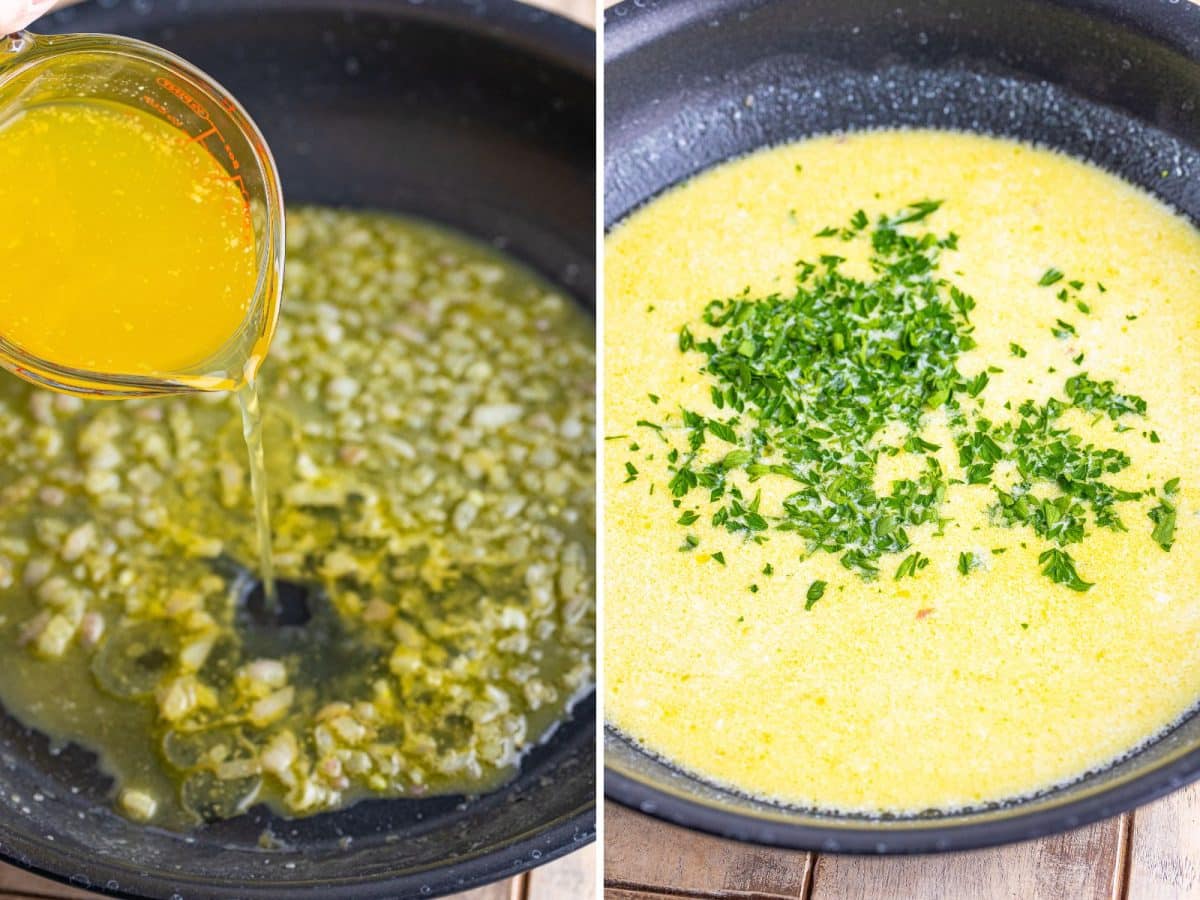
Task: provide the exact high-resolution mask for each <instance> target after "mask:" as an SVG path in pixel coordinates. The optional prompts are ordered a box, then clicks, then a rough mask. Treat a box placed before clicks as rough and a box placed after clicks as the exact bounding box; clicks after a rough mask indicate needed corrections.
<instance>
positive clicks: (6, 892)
mask: <svg viewBox="0 0 1200 900" xmlns="http://www.w3.org/2000/svg"><path fill="white" fill-rule="evenodd" d="M22 896H24V897H30V896H33V897H55V898H63V900H91V898H94V897H95V896H96V895H95V894H93V893H90V892H85V891H81V890H78V889H77V888H72V887H67V886H66V885H63V884H59V883H58V882H57V881H51V880H50V879H48V878H42V877H40V876H38V875H31V874H30V873H29V872H26V871H25V870H24V869H18V868H17V867H16V866H9V865H4V864H0V900H7V898H10V897H22Z"/></svg>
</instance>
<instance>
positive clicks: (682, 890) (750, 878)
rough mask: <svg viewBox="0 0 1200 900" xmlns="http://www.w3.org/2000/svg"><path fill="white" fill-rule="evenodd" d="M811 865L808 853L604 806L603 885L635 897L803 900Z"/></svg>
mask: <svg viewBox="0 0 1200 900" xmlns="http://www.w3.org/2000/svg"><path fill="white" fill-rule="evenodd" d="M812 865H813V857H812V854H810V853H803V852H797V851H794V850H778V849H775V848H772V847H759V846H757V845H754V844H742V843H739V842H737V841H727V840H723V839H721V838H717V837H712V836H710V835H706V834H700V833H698V832H692V831H688V830H686V829H683V828H678V827H676V826H674V825H668V824H667V823H665V822H660V821H659V820H658V819H653V818H651V817H650V816H646V815H643V814H641V813H637V812H634V811H633V810H630V809H626V808H625V807H623V806H621V805H620V804H618V803H605V804H604V878H605V884H606V885H607V886H610V887H612V888H615V889H620V890H626V891H633V892H634V894H635V895H636V893H637V892H638V891H642V892H650V893H658V894H676V895H684V896H688V897H718V896H719V897H746V898H749V897H753V898H756V900H768V898H781V900H782V898H795V897H803V896H805V892H806V891H807V890H808V885H809V879H810V877H811V873H812ZM606 895H607V892H606Z"/></svg>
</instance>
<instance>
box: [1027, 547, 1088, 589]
mask: <svg viewBox="0 0 1200 900" xmlns="http://www.w3.org/2000/svg"><path fill="white" fill-rule="evenodd" d="M1038 565H1040V566H1042V574H1043V575H1045V576H1046V577H1047V578H1049V579H1050V580H1051V581H1053V582H1055V583H1056V584H1065V585H1066V586H1067V587H1069V588H1070V589H1071V590H1073V591H1080V592H1081V593H1082V592H1083V591H1086V590H1088V589H1089V588H1091V587H1092V583H1091V582H1087V581H1084V580H1083V579H1082V578H1080V577H1079V573H1078V572H1076V571H1075V560H1073V559H1072V558H1071V554H1069V553H1067V552H1066V551H1065V550H1059V549H1058V548H1057V547H1052V548H1051V549H1049V550H1047V551H1045V552H1044V553H1042V555H1041V556H1039V557H1038Z"/></svg>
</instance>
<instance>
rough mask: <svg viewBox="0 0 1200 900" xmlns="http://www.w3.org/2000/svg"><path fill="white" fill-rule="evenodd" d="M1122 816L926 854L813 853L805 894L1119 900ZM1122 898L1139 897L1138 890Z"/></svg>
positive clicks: (874, 898) (872, 898)
mask: <svg viewBox="0 0 1200 900" xmlns="http://www.w3.org/2000/svg"><path fill="white" fill-rule="evenodd" d="M1124 820H1125V817H1124V816H1118V817H1117V818H1114V819H1108V820H1106V821H1103V822H1098V823H1096V824H1095V825H1089V826H1087V827H1085V828H1079V829H1076V830H1075V831H1070V832H1067V833H1066V834H1060V835H1054V836H1052V837H1048V838H1042V839H1040V840H1036V841H1026V842H1025V843H1021V844H1012V845H1009V846H1007V847H997V848H993V849H989V850H975V851H970V852H966V853H941V854H934V855H929V856H845V855H836V854H821V855H820V856H819V857H818V858H817V863H816V872H815V874H814V876H813V891H812V900H857V898H862V900H962V898H964V897H980V898H992V897H995V898H1010V897H1011V898H1019V900H1063V898H1067V897H1070V898H1071V900H1120V898H1121V896H1122V882H1123V869H1124V862H1125V849H1126V839H1127V835H1126V827H1125V824H1126V823H1125V821H1124ZM1129 897H1130V898H1131V900H1132V898H1136V900H1142V897H1141V895H1140V894H1133V893H1131V894H1129Z"/></svg>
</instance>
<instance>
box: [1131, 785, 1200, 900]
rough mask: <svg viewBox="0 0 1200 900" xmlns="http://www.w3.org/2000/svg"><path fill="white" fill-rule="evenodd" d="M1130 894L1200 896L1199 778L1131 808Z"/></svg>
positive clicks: (1168, 898)
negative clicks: (1142, 804)
mask: <svg viewBox="0 0 1200 900" xmlns="http://www.w3.org/2000/svg"><path fill="white" fill-rule="evenodd" d="M1131 831H1132V838H1131V846H1130V851H1129V873H1128V889H1127V892H1126V896H1127V897H1129V898H1130V900H1183V898H1197V897H1200V784H1197V785H1192V786H1191V787H1190V788H1186V789H1184V790H1182V791H1176V792H1175V793H1173V794H1171V795H1170V796H1167V797H1164V798H1163V799H1161V800H1158V801H1157V802H1155V803H1151V804H1150V805H1149V806H1143V807H1141V808H1140V809H1138V810H1136V811H1135V812H1134V813H1133V828H1132V830H1131Z"/></svg>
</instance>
